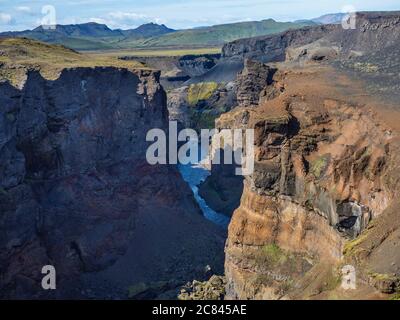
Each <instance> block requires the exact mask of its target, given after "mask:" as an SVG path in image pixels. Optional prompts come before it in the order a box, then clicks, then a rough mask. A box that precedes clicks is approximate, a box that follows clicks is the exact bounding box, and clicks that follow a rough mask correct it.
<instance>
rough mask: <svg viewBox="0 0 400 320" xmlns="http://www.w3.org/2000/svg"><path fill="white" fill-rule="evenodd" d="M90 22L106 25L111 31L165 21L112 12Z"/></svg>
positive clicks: (134, 14) (132, 13) (91, 19)
mask: <svg viewBox="0 0 400 320" xmlns="http://www.w3.org/2000/svg"><path fill="white" fill-rule="evenodd" d="M90 21H91V22H97V23H102V24H106V25H107V26H109V27H110V28H112V29H117V28H119V29H132V28H136V27H138V26H140V25H142V24H145V23H149V22H155V23H159V24H161V23H165V20H163V19H160V18H157V17H152V16H148V15H146V14H142V13H136V12H122V11H114V12H110V13H108V14H107V15H106V16H102V17H94V18H90Z"/></svg>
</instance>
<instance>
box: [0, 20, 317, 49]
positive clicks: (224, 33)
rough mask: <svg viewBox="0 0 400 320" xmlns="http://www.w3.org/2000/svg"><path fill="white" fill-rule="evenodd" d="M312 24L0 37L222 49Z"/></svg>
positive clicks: (95, 27)
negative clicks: (240, 40)
mask: <svg viewBox="0 0 400 320" xmlns="http://www.w3.org/2000/svg"><path fill="white" fill-rule="evenodd" d="M313 24H315V23H314V22H311V21H304V22H277V21H275V20H273V19H265V20H261V21H249V22H237V23H228V24H221V25H214V26H206V27H201V28H194V29H184V30H174V29H171V28H168V27H167V26H165V25H163V24H162V25H159V24H156V23H147V24H144V25H141V26H139V27H138V28H136V29H128V30H121V29H115V30H113V29H110V28H109V27H108V26H107V25H105V24H99V23H96V22H89V23H82V24H75V25H56V28H55V29H47V28H45V27H43V26H39V27H37V28H35V29H33V30H25V31H14V32H3V33H0V37H14V38H21V37H24V38H30V39H34V40H39V41H44V42H47V43H51V44H61V45H65V46H67V47H69V48H71V49H75V50H106V49H130V48H143V47H145V48H149V47H166V46H176V47H179V46H191V47H193V46H205V47H210V46H222V45H223V44H225V43H227V42H230V41H233V40H237V39H240V38H247V37H255V36H262V35H268V34H273V33H279V32H282V31H286V30H288V29H297V28H299V27H303V26H308V25H313Z"/></svg>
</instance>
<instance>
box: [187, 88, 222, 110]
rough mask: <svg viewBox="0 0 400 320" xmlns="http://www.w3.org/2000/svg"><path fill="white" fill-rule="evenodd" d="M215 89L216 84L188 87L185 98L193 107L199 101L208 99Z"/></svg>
mask: <svg viewBox="0 0 400 320" xmlns="http://www.w3.org/2000/svg"><path fill="white" fill-rule="evenodd" d="M217 88H218V83H216V82H201V83H196V84H192V85H190V87H189V91H188V97H187V99H188V102H189V104H190V105H192V106H194V105H196V104H197V103H198V102H199V101H201V100H207V99H209V98H210V97H211V96H212V94H213V93H214V92H215V90H217Z"/></svg>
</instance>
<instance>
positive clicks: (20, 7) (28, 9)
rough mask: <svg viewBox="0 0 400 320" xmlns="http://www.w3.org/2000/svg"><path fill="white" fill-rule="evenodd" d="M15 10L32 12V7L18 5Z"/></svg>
mask: <svg viewBox="0 0 400 320" xmlns="http://www.w3.org/2000/svg"><path fill="white" fill-rule="evenodd" d="M15 10H17V11H19V12H25V13H29V12H31V8H30V7H27V6H19V7H16V8H15Z"/></svg>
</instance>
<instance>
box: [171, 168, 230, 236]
mask: <svg viewBox="0 0 400 320" xmlns="http://www.w3.org/2000/svg"><path fill="white" fill-rule="evenodd" d="M178 168H179V172H180V173H181V175H182V177H183V179H184V180H185V181H186V182H187V183H188V184H189V186H190V188H191V189H192V191H193V195H194V198H195V199H196V201H197V203H198V204H199V206H200V208H201V210H202V211H203V215H204V217H205V218H206V219H208V220H210V221H212V222H213V223H215V224H217V225H218V226H220V227H222V228H228V224H229V222H230V218H229V217H227V216H226V215H224V214H222V213H218V212H216V211H214V210H213V209H211V208H210V207H209V206H208V205H207V203H206V201H205V200H204V199H203V198H202V197H200V195H199V187H198V186H199V184H200V183H202V182H203V181H204V180H205V179H206V178H207V177H208V176H209V175H210V171H209V170H207V168H205V167H203V166H202V165H201V164H187V165H182V164H180V165H179V166H178Z"/></svg>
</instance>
